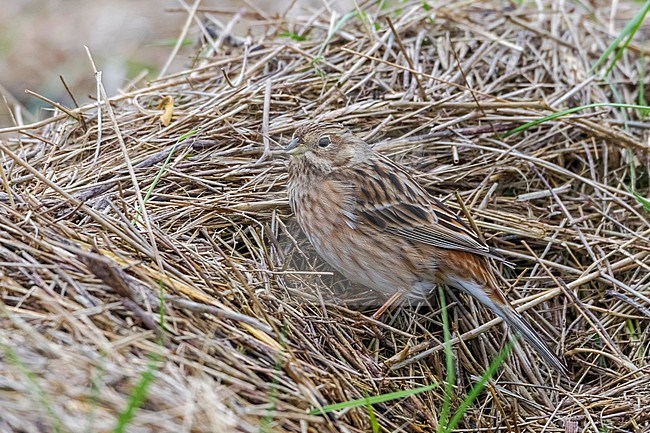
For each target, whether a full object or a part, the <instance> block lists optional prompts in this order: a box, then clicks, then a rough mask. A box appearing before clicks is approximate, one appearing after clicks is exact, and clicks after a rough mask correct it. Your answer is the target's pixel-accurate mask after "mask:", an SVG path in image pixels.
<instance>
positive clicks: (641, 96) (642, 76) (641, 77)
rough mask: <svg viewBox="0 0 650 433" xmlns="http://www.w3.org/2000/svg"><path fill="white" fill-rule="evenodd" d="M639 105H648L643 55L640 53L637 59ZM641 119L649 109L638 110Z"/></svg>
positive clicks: (649, 111)
mask: <svg viewBox="0 0 650 433" xmlns="http://www.w3.org/2000/svg"><path fill="white" fill-rule="evenodd" d="M639 105H644V106H645V105H648V103H647V101H646V99H645V56H644V55H643V54H642V55H641V58H640V59H639ZM638 111H639V117H641V118H642V119H643V118H644V117H647V116H648V113H650V110H638Z"/></svg>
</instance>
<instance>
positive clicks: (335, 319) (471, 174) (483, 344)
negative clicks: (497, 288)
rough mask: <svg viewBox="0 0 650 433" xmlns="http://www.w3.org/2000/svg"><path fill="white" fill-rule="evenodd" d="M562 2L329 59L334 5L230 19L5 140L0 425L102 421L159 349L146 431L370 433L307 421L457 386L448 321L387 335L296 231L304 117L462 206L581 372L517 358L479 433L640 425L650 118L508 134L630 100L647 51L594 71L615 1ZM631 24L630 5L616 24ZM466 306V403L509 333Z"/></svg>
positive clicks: (344, 31)
mask: <svg viewBox="0 0 650 433" xmlns="http://www.w3.org/2000/svg"><path fill="white" fill-rule="evenodd" d="M554 4H555V5H556V8H551V6H547V8H546V9H545V10H543V11H539V10H537V9H536V8H535V6H534V5H533V4H526V5H517V6H507V7H505V8H504V6H503V4H501V3H500V2H494V3H476V2H475V3H470V2H463V1H455V0H452V1H450V2H445V3H444V4H440V5H438V4H436V5H431V9H430V10H427V9H429V8H428V7H427V8H425V7H423V5H422V3H421V2H419V1H417V2H413V3H410V4H407V5H405V4H399V5H398V6H395V7H390V8H386V9H384V10H381V11H378V9H377V7H376V6H374V5H373V6H368V7H367V8H366V11H367V13H366V14H363V15H358V16H356V17H352V18H350V19H349V20H348V21H347V22H346V23H345V25H344V26H343V27H341V29H340V30H339V31H337V32H336V33H335V34H334V35H333V36H332V38H331V40H329V42H328V43H327V45H326V46H325V45H324V42H326V36H327V34H328V29H329V30H330V31H331V30H333V29H334V28H335V27H337V26H336V23H337V22H338V20H339V19H340V17H339V18H337V19H333V20H332V21H330V17H329V13H328V12H323V11H321V12H320V13H317V14H311V15H309V14H307V15H305V16H302V17H294V18H291V19H290V20H285V19H275V18H274V19H271V18H262V17H261V16H258V15H257V14H256V13H253V12H251V13H246V14H244V15H243V16H239V17H238V18H243V19H248V20H250V21H252V22H253V24H255V25H256V27H255V28H256V29H257V30H258V33H260V34H261V33H263V36H255V37H254V38H251V39H249V42H250V43H244V44H240V43H239V39H237V38H235V37H232V36H231V35H229V34H227V32H225V33H224V31H220V32H218V34H219V36H218V37H217V38H216V39H215V40H213V41H212V42H211V43H212V48H207V47H206V48H204V50H203V51H202V56H201V57H200V58H197V59H196V61H195V63H194V66H193V68H192V69H190V70H187V71H185V72H183V73H180V74H177V75H174V76H168V77H164V78H161V79H160V80H158V81H155V82H152V83H149V84H146V85H140V84H137V83H136V85H134V86H133V87H130V88H128V89H126V90H125V93H124V94H122V95H119V96H115V97H113V98H110V99H109V100H108V101H110V104H106V103H105V101H106V100H105V99H103V98H101V97H100V99H101V101H102V103H101V109H100V110H98V109H97V105H94V106H87V107H82V108H81V109H75V110H72V111H71V112H70V113H69V114H72V115H73V116H74V117H75V118H76V119H75V118H72V117H70V116H69V115H67V114H65V113H61V112H60V111H59V112H58V113H56V114H55V116H54V117H53V118H51V119H48V120H47V121H44V122H41V123H39V124H36V125H25V126H17V127H16V128H12V129H10V130H3V131H0V132H4V133H6V134H5V137H8V138H6V139H5V140H4V141H3V142H2V143H0V150H1V155H2V158H3V163H2V165H1V166H0V167H1V168H2V171H1V172H0V175H1V176H0V179H1V183H0V191H1V192H2V195H0V226H1V227H2V230H1V231H0V262H1V265H2V268H0V288H1V291H0V293H1V296H2V300H3V303H2V304H0V322H1V323H0V325H1V327H2V333H1V334H0V349H1V350H0V361H1V362H0V401H1V402H2V412H1V413H0V431H1V432H9V431H16V432H36V431H57V430H58V431H62V432H67V431H70V432H81V431H108V430H110V429H111V428H112V427H113V426H114V425H115V422H116V419H117V414H118V413H119V412H120V411H122V410H123V409H124V408H125V406H126V405H127V400H128V399H129V397H130V396H131V395H132V394H133V388H134V386H135V384H136V383H137V382H138V381H139V380H140V379H141V377H142V372H143V371H145V370H146V368H147V365H148V364H149V363H150V362H151V361H150V359H151V356H152V354H153V353H155V354H158V355H159V357H160V359H161V361H160V363H159V364H156V365H157V368H156V369H155V371H154V380H153V382H152V385H151V387H150V388H149V389H148V395H147V397H146V400H145V402H144V404H143V406H142V407H141V408H140V409H139V410H137V411H136V414H135V417H134V419H133V420H132V421H131V422H130V423H129V424H128V428H127V430H128V431H131V432H141V431H142V432H144V431H174V432H179V431H196V432H203V431H205V432H209V431H210V432H213V431H219V432H227V431H246V432H248V431H250V432H258V431H291V432H326V431H327V432H339V431H342V432H362V431H368V429H369V415H368V413H367V410H366V409H365V408H361V409H351V410H344V411H340V412H336V413H333V414H331V415H330V416H323V415H309V414H308V413H309V410H310V409H312V408H314V407H317V406H319V405H325V404H330V403H335V402H341V401H346V400H351V399H357V398H361V397H364V395H378V394H385V393H389V392H393V391H396V390H400V389H412V388H415V387H418V386H421V385H427V384H432V383H435V382H441V381H442V380H443V378H444V354H443V352H442V350H441V347H440V342H441V339H442V336H441V335H442V331H441V327H440V314H439V313H440V311H439V309H437V308H436V307H435V306H434V307H432V308H423V307H409V308H398V309H394V310H392V311H390V313H389V315H388V316H387V317H386V318H385V319H384V321H383V322H376V321H373V320H371V319H370V315H371V314H372V312H373V311H374V310H373V309H363V308H361V307H359V304H358V303H351V302H350V303H348V302H345V299H342V298H341V297H340V296H338V295H337V291H339V292H340V291H341V290H340V289H341V288H343V290H348V289H349V288H346V287H345V286H344V285H340V284H333V283H334V282H335V281H338V280H340V278H339V277H338V276H336V275H331V272H330V269H329V268H328V267H327V266H325V265H323V264H322V262H320V261H318V260H316V259H315V257H314V254H313V252H312V251H311V249H310V247H309V245H308V243H307V242H305V241H304V239H302V237H301V236H300V232H299V231H298V230H297V229H296V227H295V224H292V223H291V215H290V211H289V209H288V206H287V200H286V192H285V183H286V171H285V161H284V159H283V158H282V156H281V151H280V148H279V146H278V143H282V142H285V141H286V140H287V139H288V137H290V135H291V133H292V131H293V130H294V129H295V128H296V127H297V126H298V125H300V124H302V123H303V122H305V121H307V120H310V119H314V118H321V119H325V120H336V121H340V122H343V123H345V124H346V125H348V126H350V127H351V128H352V129H353V130H355V131H356V132H357V133H359V134H361V135H363V136H365V138H366V139H367V140H368V141H369V142H371V143H374V144H375V146H376V148H377V149H379V150H380V151H382V152H384V153H386V154H387V155H389V156H390V157H391V158H394V159H396V160H399V161H400V162H401V163H403V164H405V165H407V166H409V167H411V168H413V170H415V171H417V172H418V173H419V174H418V177H419V179H420V180H421V181H422V182H423V183H424V184H425V185H426V186H427V187H428V188H429V189H430V190H431V192H432V193H433V194H435V195H437V196H440V197H443V198H449V200H448V201H447V202H448V203H449V204H450V205H451V206H453V207H455V208H459V206H458V203H459V202H458V200H457V197H456V196H455V195H454V191H457V192H458V194H459V197H460V199H461V200H462V203H464V205H465V206H467V209H468V210H469V214H470V215H471V216H472V219H473V220H474V222H475V223H476V224H477V226H478V227H479V228H480V229H481V231H482V232H483V234H484V235H485V237H486V238H487V239H488V242H489V243H490V244H491V245H493V246H494V247H496V248H498V249H500V250H501V251H502V253H503V254H504V255H505V256H506V257H507V258H508V260H510V261H512V262H513V263H514V264H515V265H516V268H515V270H514V271H509V270H507V269H504V276H505V277H506V279H507V281H508V283H509V284H510V285H511V286H512V289H510V290H509V291H508V296H509V297H510V299H512V300H513V302H514V303H516V304H517V305H521V306H522V308H524V309H526V310H527V312H526V315H527V317H528V319H529V320H530V321H531V322H533V323H534V324H535V326H536V327H537V328H538V329H539V331H540V332H541V333H542V334H543V335H544V336H545V338H546V339H547V340H548V341H549V342H551V344H552V346H553V347H556V348H557V350H558V353H560V354H561V355H562V356H563V357H564V358H565V359H566V361H567V364H568V366H569V368H570V370H571V372H572V377H571V378H570V379H568V378H558V376H557V375H556V373H555V372H554V371H549V370H548V368H547V367H546V366H545V365H544V364H543V363H542V362H541V361H540V360H539V358H538V357H537V355H536V354H535V353H534V352H533V351H532V350H531V348H530V347H528V346H527V345H519V346H518V347H517V348H516V349H515V351H514V352H513V354H512V355H511V356H510V357H509V358H508V359H507V361H506V364H505V365H504V366H503V367H502V368H501V369H500V371H499V375H498V377H497V378H495V379H494V380H492V381H491V382H490V384H489V385H488V387H487V388H486V391H485V392H484V393H483V394H482V395H481V397H480V398H479V400H478V401H477V403H476V404H474V405H473V407H472V408H471V409H470V411H469V412H468V413H467V414H466V416H465V417H464V419H463V421H462V422H461V427H462V428H463V429H465V431H480V430H481V431H482V430H484V431H497V429H498V431H517V432H539V431H546V432H555V431H587V432H603V431H612V432H622V431H629V432H642V431H648V429H649V428H650V427H649V426H650V418H649V415H648V410H647V408H648V407H649V406H650V368H649V364H648V360H649V357H650V354H649V353H648V347H650V328H649V326H648V323H649V320H650V299H649V297H650V272H649V271H650V259H649V256H650V224H649V219H648V213H647V212H646V211H644V210H643V209H642V208H641V206H640V205H639V204H638V203H637V202H636V201H635V200H634V198H633V196H632V195H631V194H630V192H629V190H628V187H629V186H630V185H631V183H632V182H635V183H636V188H637V190H638V191H639V192H640V193H641V194H642V195H645V196H648V195H650V194H649V191H648V175H647V173H648V171H649V168H650V167H649V165H650V161H649V158H648V128H649V126H648V123H647V122H646V121H645V120H644V119H643V118H640V117H639V113H638V112H635V111H631V110H628V111H627V112H625V111H624V110H621V109H610V108H599V109H594V110H587V111H585V112H582V113H579V114H574V115H571V116H569V117H567V118H563V119H559V120H554V121H552V122H548V123H545V124H543V125H540V126H536V127H534V128H532V129H529V130H527V131H525V132H523V133H519V134H516V135H513V136H509V137H507V138H504V137H503V136H502V135H501V133H503V132H505V131H508V130H509V129H511V128H513V127H514V126H517V125H520V124H522V123H523V122H525V121H527V120H530V119H534V118H537V117H539V116H542V115H544V114H548V113H550V112H553V111H555V110H558V109H562V108H566V107H572V106H577V105H582V104H587V103H593V102H629V103H634V102H636V101H637V100H638V94H637V92H638V89H639V80H640V79H644V77H643V76H641V77H640V73H639V70H640V69H639V62H640V61H639V58H640V54H641V53H642V52H644V50H645V48H642V47H640V46H632V47H630V49H628V50H627V52H626V54H625V55H624V56H623V58H622V59H621V60H620V62H619V64H618V66H617V67H616V68H614V71H613V72H612V74H611V75H610V82H611V85H610V84H608V83H607V82H605V81H604V80H603V79H602V78H600V77H599V76H598V75H596V74H591V73H589V68H590V67H591V65H592V64H593V63H594V62H595V61H596V59H597V58H598V56H599V55H600V54H601V53H602V51H603V50H604V48H605V47H606V46H607V44H608V43H609V42H610V41H611V40H612V39H613V37H614V36H615V34H612V33H610V32H609V30H608V26H609V19H610V18H609V17H610V15H609V10H608V9H607V8H605V7H594V9H592V10H587V9H585V6H584V3H580V5H573V4H571V3H569V2H566V3H565V2H556V3H554ZM634 11H635V6H634V5H633V4H630V5H622V6H619V10H618V11H616V14H615V16H616V17H617V21H615V22H614V23H615V28H621V27H622V26H623V25H624V23H625V22H626V20H628V19H629V18H630V17H631V15H632V13H633V12H634ZM204 13H206V11H201V10H199V11H197V14H198V15H199V16H200V15H202V14H204ZM207 13H209V14H211V16H213V17H214V16H217V17H220V18H221V19H224V17H225V19H230V18H231V17H228V16H227V15H225V14H222V15H220V14H218V13H216V12H214V11H212V12H207ZM388 16H390V17H391V20H392V24H393V26H394V28H395V32H396V33H393V31H392V30H391V27H390V26H389V25H388V23H387V21H386V17H388ZM190 23H192V22H191V21H190ZM192 25H195V24H192ZM287 31H289V32H291V33H293V34H295V35H299V36H302V37H304V38H305V40H304V41H300V42H295V41H293V40H291V39H289V38H287V37H280V36H279V34H280V33H282V32H287ZM647 32H648V29H647V27H643V28H642V29H641V33H642V34H646V35H647ZM226 36H227V37H226ZM642 39H643V37H640V38H638V39H637V40H642ZM454 52H455V54H454ZM645 54H646V57H645V59H647V58H648V57H647V54H648V53H647V52H645ZM319 55H322V57H319ZM642 61H644V62H645V63H646V64H645V69H644V70H646V71H647V70H650V65H648V61H647V60H642ZM222 71H223V73H222ZM414 71H418V72H417V73H414ZM646 87H647V83H646ZM614 91H615V92H614ZM167 95H170V96H173V98H174V100H175V106H174V118H173V120H172V122H171V124H170V125H169V126H168V127H163V126H162V125H161V123H160V121H159V115H160V111H159V110H156V109H155V107H156V105H157V104H159V103H160V101H161V100H162V99H163V97H164V96H167ZM98 111H99V112H98ZM81 118H83V119H84V122H83V123H82V122H81V121H80V119H81ZM100 119H101V122H100ZM10 132H12V133H13V135H11V136H9V135H8V134H9V133H10ZM184 134H191V137H188V138H186V139H182V137H183V135H184ZM179 139H180V141H179ZM265 148H266V150H265ZM168 157H169V163H168V164H165V161H166V159H167V158H168ZM160 174H161V176H160V179H159V180H158V181H157V182H155V179H156V178H157V176H159V175H160ZM296 270H299V271H300V272H296ZM330 295H334V296H330ZM160 298H163V299H164V301H163V304H164V313H163V314H161V312H160V309H159V308H160V307H159V306H160ZM366 298H368V296H366ZM370 298H371V299H372V295H370ZM451 301H452V305H451V306H450V314H451V319H452V331H453V333H454V335H455V337H460V338H456V339H454V341H456V342H457V343H456V344H455V345H454V354H455V359H456V365H457V370H458V373H457V378H456V383H455V390H456V395H457V399H456V400H454V402H453V404H454V405H457V404H458V401H459V400H460V399H462V396H463V395H464V394H465V393H466V392H467V390H468V389H469V387H471V385H472V384H473V383H474V382H475V381H476V378H477V376H479V375H480V374H481V373H482V371H483V370H484V369H485V368H486V367H487V365H488V363H489V361H490V359H492V358H494V356H495V354H496V353H497V352H498V349H499V348H500V347H502V346H503V344H504V341H505V336H506V334H505V332H504V329H503V327H502V325H500V324H499V323H498V322H497V321H496V320H492V319H493V317H492V316H491V315H490V314H488V313H486V312H485V311H484V310H483V309H482V308H479V307H478V306H477V305H474V304H472V303H471V302H470V301H469V300H468V299H465V298H460V297H458V298H455V297H453V295H452V297H451ZM459 301H460V302H459ZM161 316H162V317H163V320H164V325H165V329H164V331H161V330H160V329H159V327H158V323H159V321H160V318H161ZM480 325H482V326H480ZM479 326H480V327H479ZM477 328H478V330H477ZM479 334H480V335H479ZM477 335H478V336H477ZM458 340H460V341H458ZM422 354H425V355H426V356H422ZM442 395H443V391H442V388H439V389H436V390H433V391H430V392H426V393H422V394H418V395H416V396H412V397H408V398H405V399H401V400H396V401H392V402H388V403H383V404H378V405H375V407H374V413H375V415H376V416H377V419H378V422H379V424H380V425H381V426H382V428H383V429H384V431H414V432H426V431H432V429H435V425H436V420H437V417H438V415H439V411H440V407H441V401H442Z"/></svg>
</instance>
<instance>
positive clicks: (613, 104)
mask: <svg viewBox="0 0 650 433" xmlns="http://www.w3.org/2000/svg"><path fill="white" fill-rule="evenodd" d="M596 107H618V108H632V109H636V110H650V107H649V106H646V105H636V104H620V103H617V102H598V103H595V104H587V105H580V106H578V107H572V108H568V109H566V110H562V111H558V112H557V113H552V114H549V115H548V116H544V117H540V118H539V119H535V120H532V121H530V122H526V123H524V124H523V125H519V126H517V127H516V128H513V129H511V130H510V131H508V132H506V133H505V134H503V137H510V136H511V135H514V134H516V133H518V132H521V131H525V130H526V129H528V128H531V127H533V126H536V125H539V124H541V123H544V122H548V121H549V120H553V119H557V118H558V117H562V116H566V115H567V114H573V113H576V112H578V111H582V110H586V109H587V108H596Z"/></svg>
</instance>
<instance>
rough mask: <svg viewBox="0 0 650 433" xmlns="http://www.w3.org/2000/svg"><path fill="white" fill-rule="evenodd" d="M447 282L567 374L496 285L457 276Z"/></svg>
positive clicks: (556, 358)
mask: <svg viewBox="0 0 650 433" xmlns="http://www.w3.org/2000/svg"><path fill="white" fill-rule="evenodd" d="M448 283H449V284H450V285H451V286H453V287H456V288H457V289H460V290H462V291H463V292H465V293H467V294H468V295H470V296H472V297H473V298H475V299H477V300H478V301H479V302H481V303H482V304H483V305H485V306H486V307H488V308H489V309H490V310H492V311H493V312H494V313H495V314H496V315H498V316H499V317H501V318H502V319H503V320H504V321H505V322H506V323H507V324H508V325H510V326H512V327H513V328H514V329H515V330H516V331H517V332H518V333H519V334H521V336H522V337H523V338H524V340H526V341H527V342H528V343H529V344H530V345H531V346H533V347H534V348H535V350H537V352H538V353H539V354H540V355H541V357H542V358H544V360H545V361H546V362H547V363H548V364H549V365H551V366H553V367H554V368H555V369H557V370H558V371H560V372H561V373H562V374H563V375H565V376H568V370H567V368H566V367H565V366H564V364H563V363H562V361H560V359H559V358H558V357H557V355H555V353H553V351H551V349H550V348H549V347H548V345H547V344H546V343H545V342H544V340H542V338H541V337H540V336H539V334H538V333H537V331H535V329H533V327H532V326H530V324H529V323H528V322H526V321H525V320H524V318H523V317H522V316H521V314H519V313H518V312H517V310H515V309H514V308H513V307H512V305H510V303H509V302H508V301H507V300H506V299H505V298H504V296H503V294H502V293H501V292H500V291H499V289H498V288H497V287H486V286H490V285H491V284H489V283H488V284H486V285H481V284H478V283H476V282H475V281H472V280H469V279H466V278H459V277H448Z"/></svg>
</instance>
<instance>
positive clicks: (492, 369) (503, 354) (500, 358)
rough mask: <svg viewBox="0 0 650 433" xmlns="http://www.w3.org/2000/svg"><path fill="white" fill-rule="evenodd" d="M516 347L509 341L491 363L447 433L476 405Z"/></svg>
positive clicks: (457, 412) (459, 409)
mask: <svg viewBox="0 0 650 433" xmlns="http://www.w3.org/2000/svg"><path fill="white" fill-rule="evenodd" d="M514 345H515V343H514V341H512V340H510V341H508V343H507V344H506V345H505V347H504V348H503V349H501V351H499V353H498V354H497V356H496V358H494V359H493V360H492V362H490V365H489V366H488V369H487V370H486V371H485V373H483V376H481V379H480V380H479V381H478V382H477V383H476V384H475V385H474V386H473V387H472V389H471V390H470V391H469V394H467V397H465V399H464V400H463V402H462V403H461V404H460V406H459V407H458V410H456V413H454V416H452V417H451V420H450V421H449V424H448V425H447V429H446V431H447V432H449V433H451V432H453V431H454V429H455V428H456V426H457V425H458V423H459V422H460V420H461V419H462V418H463V416H464V415H465V412H467V409H468V408H469V407H470V406H471V405H472V403H474V400H476V398H477V397H478V396H479V395H480V394H481V392H483V388H485V385H486V384H487V382H488V380H490V379H491V378H492V377H493V376H494V375H495V373H496V372H497V370H498V368H499V366H500V365H501V364H503V362H504V361H505V360H506V358H507V357H508V355H509V354H510V352H511V351H512V348H513V347H514Z"/></svg>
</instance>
